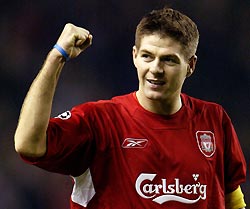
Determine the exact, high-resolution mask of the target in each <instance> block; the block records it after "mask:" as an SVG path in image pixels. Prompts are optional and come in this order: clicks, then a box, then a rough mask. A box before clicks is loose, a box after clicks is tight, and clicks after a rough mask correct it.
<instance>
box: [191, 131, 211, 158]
mask: <svg viewBox="0 0 250 209" xmlns="http://www.w3.org/2000/svg"><path fill="white" fill-rule="evenodd" d="M196 139H197V143H198V146H199V149H200V151H201V152H202V154H204V155H205V156H206V157H212V156H213V154H214V152H215V149H216V143H215V137H214V133H213V132H211V131H197V132H196Z"/></svg>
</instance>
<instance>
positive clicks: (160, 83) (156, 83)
mask: <svg viewBox="0 0 250 209" xmlns="http://www.w3.org/2000/svg"><path fill="white" fill-rule="evenodd" d="M148 82H149V83H152V84H155V85H163V84H165V82H164V81H157V80H148Z"/></svg>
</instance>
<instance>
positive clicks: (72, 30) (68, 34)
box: [57, 23, 93, 58]
mask: <svg viewBox="0 0 250 209" xmlns="http://www.w3.org/2000/svg"><path fill="white" fill-rule="evenodd" d="M92 38H93V36H92V35H91V34H90V32H89V31H88V30H86V29H84V28H81V27H77V26H75V25H73V24H71V23H67V24H66V25H65V27H64V29H63V31H62V33H61V35H60V37H59V39H58V40H57V44H58V45H59V46H61V47H62V48H63V49H64V50H65V51H66V53H67V54H68V55H69V57H70V58H75V57H77V56H78V55H79V54H80V53H81V52H82V51H84V50H85V49H86V48H87V47H89V46H90V45H91V44H92Z"/></svg>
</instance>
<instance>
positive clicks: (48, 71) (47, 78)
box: [14, 24, 92, 157]
mask: <svg viewBox="0 0 250 209" xmlns="http://www.w3.org/2000/svg"><path fill="white" fill-rule="evenodd" d="M91 43H92V35H91V34H90V33H89V31H87V30H85V29H83V28H80V27H76V26H74V25H73V24H66V25H65V27H64V29H63V31H62V33H61V35H60V37H59V39H58V41H57V45H58V46H59V47H61V48H62V49H63V50H64V51H65V52H66V53H67V54H68V55H69V58H75V57H77V56H78V55H79V54H80V53H81V52H82V51H84V50H85V49H86V48H87V47H88V46H90V45H91ZM64 64H65V57H64V56H63V55H62V53H61V52H59V51H58V49H56V48H53V49H52V50H51V51H50V52H49V54H48V56H47V58H46V60H45V62H44V65H43V67H42V69H41V70H40V72H39V74H38V75H37V77H36V78H35V80H34V81H33V83H32V85H31V87H30V89H29V91H28V93H27V95H26V97H25V100H24V103H23V106H22V110H21V113H20V117H19V121H18V126H17V129H16V132H15V137H14V140H15V149H16V151H17V152H18V153H20V154H22V155H24V156H30V157H40V156H43V155H44V154H45V152H46V129H47V126H48V123H49V118H50V114H51V108H52V100H53V97H54V93H55V88H56V85H57V81H58V78H59V76H60V73H61V70H62V68H63V66H64Z"/></svg>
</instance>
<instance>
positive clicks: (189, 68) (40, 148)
mask: <svg viewBox="0 0 250 209" xmlns="http://www.w3.org/2000/svg"><path fill="white" fill-rule="evenodd" d="M198 40H199V32H198V30H197V26H196V24H195V23H194V22H193V21H192V20H191V19H190V18H189V17H187V16H186V15H184V14H182V13H180V12H179V11H176V10H173V9H171V8H163V9H159V10H153V11H152V12H150V13H149V14H146V15H145V16H144V17H143V18H142V19H141V21H140V23H139V24H138V26H137V29H136V35H135V46H134V47H133V62H134V65H135V67H136V69H137V74H138V79H139V87H138V90H137V91H135V92H131V93H129V94H127V95H121V96H116V97H114V98H112V99H110V100H101V101H95V102H87V103H84V104H81V105H77V106H75V107H73V108H72V109H71V110H70V111H66V112H64V113H62V114H60V115H59V116H57V117H55V118H50V117H51V116H50V113H51V108H52V101H53V96H54V92H55V88H56V85H57V81H58V78H59V76H60V73H61V70H62V68H63V66H64V64H65V63H66V60H68V59H69V58H70V59H73V58H75V57H77V56H78V55H79V54H80V53H81V52H83V51H84V50H85V49H86V48H87V47H89V46H90V45H91V43H92V35H91V34H90V32H89V31H88V30H86V29H83V28H80V27H77V26H75V25H73V24H66V26H65V27H64V29H63V31H62V33H61V35H60V37H59V39H58V41H57V44H56V45H55V46H54V48H53V49H52V50H51V51H50V53H49V54H48V56H47V59H46V61H45V63H44V65H43V67H42V69H41V70H40V72H39V74H38V75H37V77H36V79H35V80H34V82H33V84H32V85H31V87H30V90H29V91H28V93H27V96H26V98H25V101H24V104H23V107H22V110H21V114H20V118H19V123H18V126H17V129H16V133H15V149H16V151H17V152H18V153H20V155H21V156H22V158H23V159H24V160H25V161H26V162H28V163H30V164H32V165H35V166H38V167H40V168H43V169H46V170H48V171H51V172H56V173H60V174H65V175H70V176H71V177H72V178H73V179H74V187H73V191H72V194H71V201H70V202H71V209H82V208H88V209H104V208H105V209H129V208H131V209H153V208H154V209H157V208H168V209H170V208H171V209H189V208H190V209H191V208H192V209H194V208H197V209H205V208H206V209H225V208H226V209H229V208H233V209H240V208H244V207H245V206H246V205H245V202H244V197H243V193H242V191H241V188H240V184H241V183H243V182H244V181H245V178H246V164H245V159H244V156H243V153H242V150H241V147H240V144H239V141H238V138H237V135H236V133H235V130H234V128H233V125H232V123H231V120H230V118H229V116H228V115H227V114H226V112H225V111H224V109H223V108H222V107H221V106H220V105H218V104H215V103H211V102H206V101H202V100H199V99H196V98H193V97H190V96H188V95H186V94H184V93H182V86H183V83H184V81H185V79H186V78H188V77H189V76H191V75H192V74H193V72H194V70H195V64H196V61H197V57H196V49H197V45H198Z"/></svg>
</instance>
